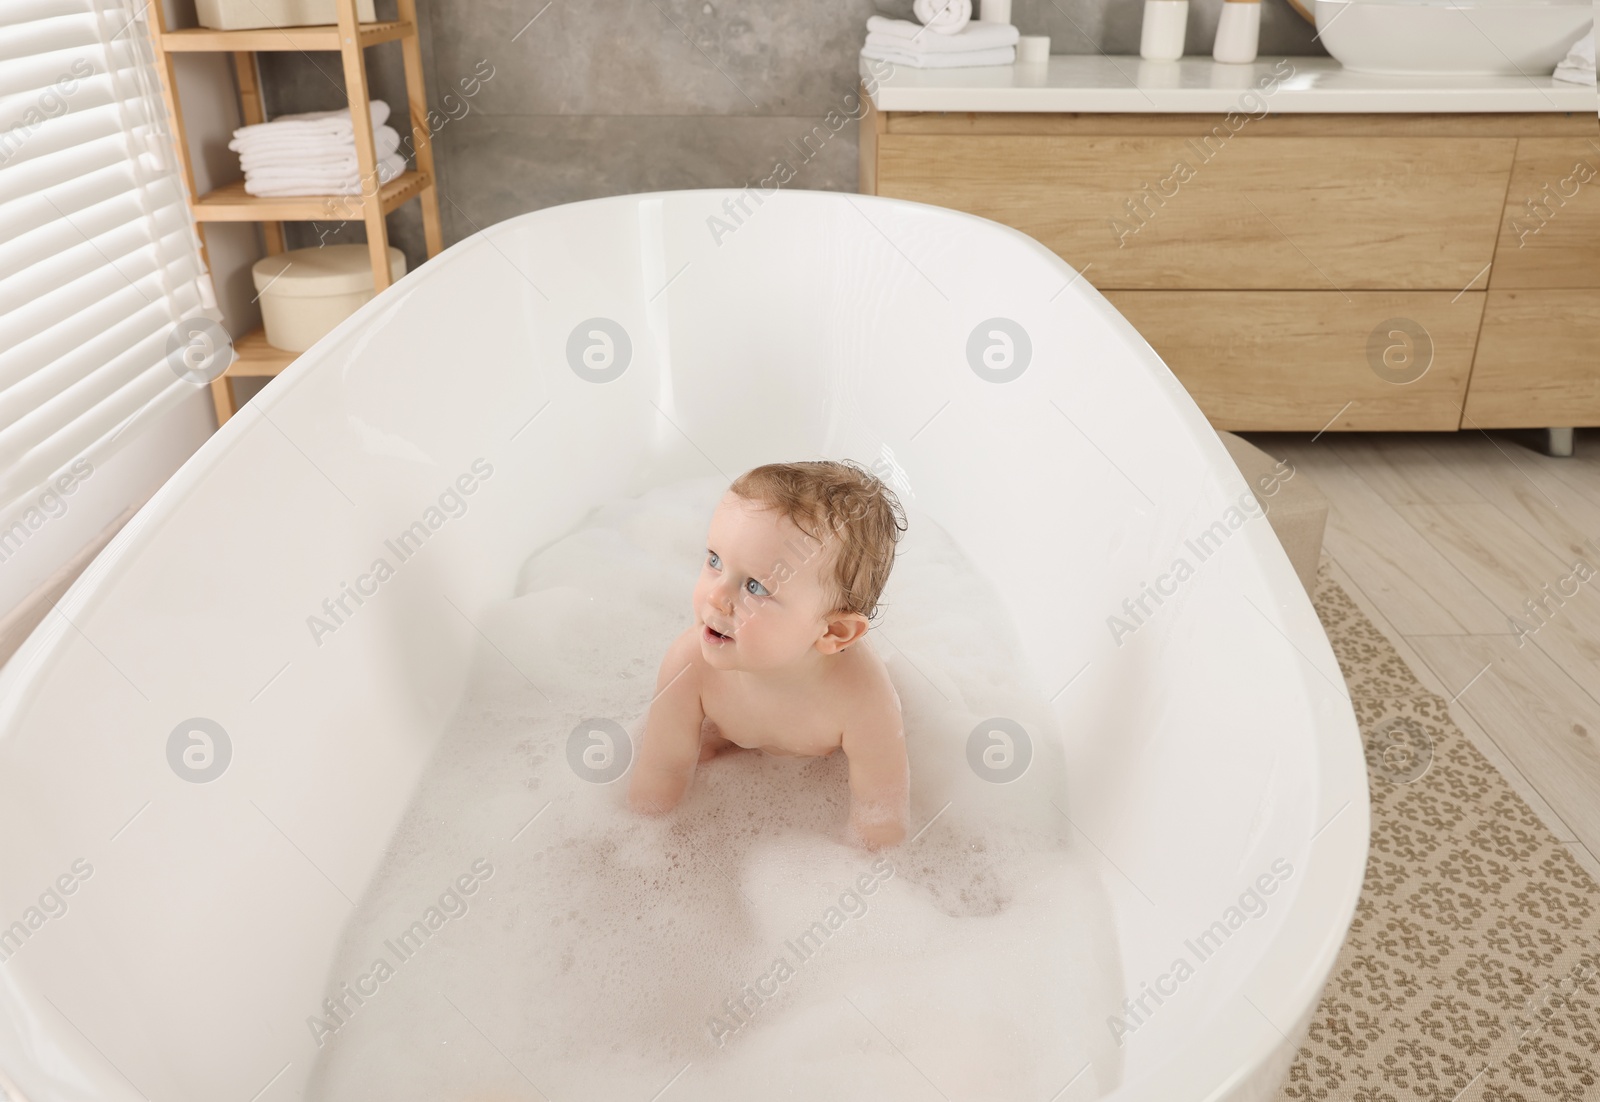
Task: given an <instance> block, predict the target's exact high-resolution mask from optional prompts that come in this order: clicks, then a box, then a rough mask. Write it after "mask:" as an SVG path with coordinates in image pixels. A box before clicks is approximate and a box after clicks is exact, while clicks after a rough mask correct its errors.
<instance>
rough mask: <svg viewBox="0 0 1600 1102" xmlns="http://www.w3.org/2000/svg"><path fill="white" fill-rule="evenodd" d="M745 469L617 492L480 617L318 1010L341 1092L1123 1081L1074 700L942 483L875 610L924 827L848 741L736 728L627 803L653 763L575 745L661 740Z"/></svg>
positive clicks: (455, 1095) (764, 1094)
mask: <svg viewBox="0 0 1600 1102" xmlns="http://www.w3.org/2000/svg"><path fill="white" fill-rule="evenodd" d="M724 489H725V484H724V483H723V482H722V480H720V479H706V480H694V481H691V482H684V483H679V484H674V485H669V486H665V487H662V488H660V489H658V490H655V491H652V492H651V493H648V494H646V495H644V496H642V497H640V498H637V499H633V500H628V501H621V502H616V503H613V504H611V505H608V506H606V507H603V508H601V509H598V510H596V511H595V512H594V513H593V514H591V515H590V516H589V517H588V518H586V519H585V521H584V522H583V524H582V525H580V527H579V529H578V530H576V531H574V532H572V533H571V534H569V535H568V536H566V537H565V538H563V539H561V540H558V541H557V542H555V543H553V544H551V545H550V546H547V547H545V548H542V549H540V550H539V551H537V552H536V553H535V554H534V555H533V556H532V557H530V559H529V560H528V562H527V564H526V565H525V567H524V568H523V571H522V575H521V578H520V580H519V584H518V587H517V595H516V596H515V597H513V598H512V599H510V600H508V601H506V602H504V603H503V605H502V606H501V607H499V608H497V609H494V610H492V611H491V612H488V613H486V614H485V615H484V617H483V618H482V619H480V621H479V623H480V625H481V627H482V628H483V630H484V632H485V633H486V634H487V635H488V637H489V638H490V639H492V640H494V647H492V648H491V647H488V646H484V647H483V648H482V649H481V653H479V654H478V656H477V658H476V662H475V666H474V674H473V678H472V683H471V685H470V687H469V689H468V691H467V693H466V696H465V698H464V702H463V704H462V705H461V707H460V708H459V709H458V711H457V714H456V715H455V716H454V718H453V719H452V721H451V723H450V725H449V727H448V728H447V730H446V731H445V732H444V733H443V734H442V735H441V738H440V742H439V746H438V748H437V750H436V753H435V757H434V760H433V762H432V764H431V765H430V767H429V770H428V771H427V773H426V775H425V776H424V778H423V780H422V782H421V784H420V785H419V787H418V791H417V792H416V794H415V796H414V799H413V802H412V805H411V807H410V808H409V810H408V812H407V814H406V816H405V818H404V820H403V822H402V824H401V826H400V828H399V829H398V830H397V832H396V835H395V838H394V839H393V842H392V844H391V847H390V850H389V852H388V853H387V854H386V856H385V859H384V861H383V863H382V866H381V867H380V869H379V871H378V872H377V874H376V875H375V876H374V878H373V882H372V883H371V884H370V885H369V887H368V890H367V892H366V894H365V896H364V897H363V898H362V901H361V904H360V906H359V907H358V909H357V911H356V912H355V914H354V915H353V917H352V918H351V920H350V922H349V925H348V927H347V929H346V931H345V934H344V937H343V940H342V942H341V945H340V948H339V951H338V953H337V956H336V958H335V962H334V964H333V967H332V970H331V972H330V975H329V979H328V983H327V993H328V994H329V995H330V996H332V997H333V998H334V999H335V1003H334V1004H333V1009H332V1012H331V1013H330V1011H329V1010H327V1009H324V1008H319V1007H307V1008H306V1011H307V1014H308V1016H312V1017H314V1018H315V1021H316V1022H318V1023H320V1025H319V1024H313V1023H311V1022H308V1027H307V1029H308V1033H307V1048H308V1051H309V1052H313V1053H315V1055H316V1060H317V1063H316V1067H315V1070H314V1072H313V1075H312V1080H311V1086H310V1090H309V1093H308V1095H307V1097H308V1098H312V1099H317V1100H327V1102H357V1100H362V1102H365V1100H369V1099H383V1100H385V1102H406V1100H411V1099H415V1100H418V1102H422V1100H424V1099H426V1100H428V1102H436V1100H438V1099H444V1098H448V1099H482V1100H487V1099H508V1100H509V1099H514V1098H515V1099H521V1098H537V1097H539V1096H541V1095H542V1096H544V1097H547V1098H554V1099H562V1100H568V1099H572V1100H584V1102H592V1100H602V1099H619V1100H628V1102H646V1100H649V1099H652V1098H656V1097H659V1099H660V1102H673V1100H677V1099H695V1100H702V1102H706V1100H716V1099H723V1098H726V1099H749V1098H773V1097H785V1098H796V1099H820V1098H841V1099H843V1098H863V1099H867V1098H870V1099H874V1100H889V1099H902V1098H903V1099H908V1100H909V1099H927V1098H936V1097H937V1094H935V1093H934V1091H935V1090H937V1091H939V1092H942V1093H943V1094H944V1095H946V1096H948V1097H950V1098H959V1099H963V1100H988V1099H993V1100H1000V1099H1016V1098H1038V1099H1041V1100H1043V1099H1052V1098H1059V1100H1060V1102H1072V1100H1081V1099H1089V1098H1095V1097H1098V1096H1099V1095H1101V1094H1103V1093H1105V1092H1107V1091H1109V1090H1110V1089H1112V1088H1113V1087H1114V1086H1115V1085H1116V1084H1117V1083H1118V1082H1119V1081H1120V1078H1121V1072H1122V1069H1121V1064H1120V1062H1119V1055H1118V1050H1117V1048H1116V1046H1115V1044H1114V1043H1113V1042H1112V1040H1111V1037H1110V1034H1109V1032H1108V1031H1107V1029H1106V1026H1105V1015H1106V1014H1107V1012H1108V1009H1109V1008H1110V1007H1112V1006H1114V1005H1115V1004H1116V1002H1117V1000H1118V999H1120V996H1121V987H1122V984H1121V977H1120V974H1119V973H1118V970H1117V963H1116V962H1117V958H1118V949H1117V944H1116V938H1115V933H1114V930H1113V927H1112V924H1111V919H1110V907H1109V904H1108V902H1107V900H1106V897H1105V893H1104V891H1103V889H1102V886H1101V883H1100V880H1099V877H1098V874H1097V869H1098V867H1099V866H1098V865H1097V864H1096V863H1095V858H1094V856H1093V853H1092V851H1091V850H1089V849H1088V847H1086V846H1085V844H1084V843H1083V841H1082V839H1081V836H1077V837H1075V832H1074V831H1073V829H1072V827H1071V826H1070V824H1069V823H1068V822H1067V820H1066V819H1065V816H1064V814H1063V813H1062V812H1061V811H1060V810H1058V809H1057V808H1056V807H1054V806H1052V801H1054V802H1055V803H1063V800H1064V797H1063V796H1062V793H1063V792H1064V791H1065V787H1064V783H1063V769H1064V766H1063V763H1062V759H1061V754H1060V751H1059V739H1058V738H1057V737H1056V730H1055V727H1054V723H1053V720H1052V718H1051V716H1050V714H1049V712H1048V710H1047V707H1046V705H1045V702H1044V700H1043V699H1042V696H1041V694H1040V693H1039V692H1038V691H1037V690H1036V689H1035V688H1033V687H1032V686H1030V685H1029V684H1028V683H1027V682H1026V680H1025V678H1024V676H1023V674H1022V673H1021V671H1022V670H1023V669H1024V664H1023V663H1022V662H1021V661H1020V659H1019V657H1018V649H1017V642H1016V639H1015V636H1014V633H1013V631H1012V629H1011V628H1010V625H1009V623H1008V622H1007V621H1006V620H1005V616H1004V613H1003V611H1002V610H1001V608H1000V606H999V605H998V603H997V601H995V599H994V598H993V595H992V591H991V590H990V588H989V586H988V583H987V582H986V581H985V580H984V579H983V577H982V576H981V575H980V574H979V573H978V572H977V571H975V570H974V569H973V567H972V566H971V564H970V563H968V562H967V561H966V560H965V558H964V556H963V555H962V554H961V552H960V550H959V549H958V548H957V546H956V545H955V544H954V543H953V541H952V540H951V539H950V537H949V536H948V535H947V534H946V533H944V532H943V530H941V529H940V528H939V527H938V526H937V525H936V524H935V523H934V522H933V521H932V520H931V519H930V518H928V517H927V516H925V515H923V514H922V513H921V512H920V511H919V510H917V509H916V508H915V506H914V503H909V502H908V503H907V512H908V519H909V525H910V528H909V531H908V533H907V534H906V536H905V537H904V539H903V540H902V543H901V549H900V554H899V557H898V559H897V561H896V565H895V568H894V573H893V575H892V577H891V580H890V584H889V588H888V591H887V593H886V594H885V601H884V613H883V617H882V620H881V623H879V624H878V625H876V626H874V628H873V630H872V632H871V634H870V635H869V639H871V640H873V644H872V645H874V646H875V647H876V648H877V651H878V653H879V654H881V655H882V656H883V657H884V659H885V661H886V663H887V665H888V668H889V671H890V675H891V677H892V679H893V681H894V684H895V687H896V689H897V691H898V692H899V694H900V698H901V703H902V706H903V709H904V719H905V725H906V732H907V744H908V748H909V753H910V758H911V779H912V813H911V818H912V824H911V829H912V831H913V832H917V831H921V833H920V834H919V835H918V836H917V837H916V838H915V839H914V840H911V841H908V842H906V843H904V844H902V845H901V846H899V847H897V848H895V849H893V850H890V851H888V852H887V853H885V854H883V855H881V856H880V855H874V854H870V853H867V852H865V851H863V850H860V849H858V848H857V847H855V846H853V845H852V844H850V842H849V841H848V837H847V828H846V817H847V814H848V810H849V792H848V788H847V776H848V764H847V762H846V761H845V760H844V756H843V755H842V754H840V753H836V754H834V755H831V756H830V757H828V758H809V759H808V758H782V757H769V756H767V755H764V754H760V753H757V752H752V751H743V752H736V753H731V754H726V755H724V756H722V757H719V758H716V759H714V760H713V761H711V762H709V763H706V764H704V765H702V766H701V767H700V768H699V769H698V771H697V773H696V775H695V778H694V781H693V784H692V786H691V788H690V791H689V794H688V795H687V797H686V798H685V799H684V802H683V803H682V804H681V805H680V806H679V807H678V808H677V809H676V810H675V811H674V812H672V813H671V814H670V815H668V816H665V817H663V818H661V819H647V818H641V817H638V816H635V815H633V814H632V813H631V812H629V811H628V810H627V807H626V803H625V796H626V785H627V777H626V776H625V775H624V776H621V777H619V778H618V779H616V780H614V781H612V782H610V783H594V782H592V781H590V780H585V779H582V778H580V776H579V775H578V772H577V770H575V768H574V767H573V766H571V765H570V764H569V750H568V742H569V735H570V733H571V732H572V731H573V730H574V728H575V727H577V726H578V725H579V721H580V720H594V719H609V720H612V721H614V722H616V723H617V724H619V725H621V727H622V728H624V729H625V730H626V732H627V733H628V734H629V735H630V736H631V738H632V739H633V742H634V745H637V738H638V731H639V728H640V726H641V724H642V721H643V718H644V715H645V710H646V708H647V706H648V703H649V700H650V697H651V695H652V694H653V692H654V686H655V677H656V670H657V667H658V665H659V663H660V659H661V656H662V654H663V653H664V651H665V649H666V647H667V645H668V644H669V643H670V642H671V640H672V639H673V638H674V637H675V636H676V635H677V634H678V633H679V632H681V631H682V630H683V629H684V628H685V627H687V626H688V625H689V623H690V622H691V619H692V612H691V610H690V606H689V599H690V592H691V590H692V588H693V585H694V580H695V578H696V576H697V575H698V572H699V570H700V566H701V560H702V556H703V554H704V540H705V530H706V526H707V524H708V522H709V520H710V516H711V512H712V510H713V508H714V507H715V505H716V502H717V500H718V499H719V498H720V496H721V494H722V493H723V491H724ZM902 647H903V648H905V649H904V650H902V649H900V648H902ZM997 716H998V717H1005V718H1007V719H1010V720H1012V721H1015V722H1016V723H1018V724H1020V725H1021V728H1022V729H1023V730H1024V731H1025V732H1026V733H1027V736H1029V741H1030V742H1031V747H1032V753H1033V759H1032V761H1031V764H1029V766H1028V768H1027V770H1026V772H1024V773H1023V774H1022V775H1021V776H1020V777H1019V778H1018V779H1016V780H1014V781H1011V782H1010V783H1004V784H999V783H993V782H991V781H988V780H984V779H981V778H980V777H979V776H978V775H977V773H976V772H975V770H974V767H973V766H971V765H970V764H969V759H968V736H969V733H970V732H971V731H972V730H973V729H974V727H975V726H977V725H978V723H979V722H980V721H983V720H986V719H990V718H991V717H997ZM589 726H590V727H592V726H593V724H590V725H589ZM582 745H587V746H589V747H591V752H592V755H593V757H592V759H591V760H592V761H593V762H594V763H596V764H598V765H602V766H603V765H604V762H605V753H604V747H603V745H602V743H601V742H600V741H598V740H592V739H585V740H584V742H583V743H582ZM986 745H987V744H986ZM996 745H998V743H996ZM580 749H581V746H580ZM1016 749H1017V748H1016V747H1014V748H1013V752H1016ZM995 752H996V753H998V754H1000V755H1001V757H1000V759H996V760H1003V759H1004V753H1003V751H1000V750H997V751H995ZM1063 806H1064V804H1063ZM479 861H481V862H484V863H486V865H485V864H478V865H477V866H474V862H479ZM475 867H476V868H477V869H479V870H481V869H482V868H484V867H488V868H489V869H491V870H492V871H491V872H490V873H489V875H487V876H483V875H481V873H479V872H474V868H475ZM463 875H465V879H464V880H460V881H458V878H461V877H463ZM458 883H460V884H462V885H470V886H471V888H472V893H471V894H470V895H469V894H465V890H464V887H463V888H462V889H461V890H460V891H458V892H457V893H456V894H450V893H451V891H452V886H453V885H456V884H458ZM441 897H443V898H441ZM429 907H436V908H438V910H437V911H435V912H434V913H433V915H431V916H430V914H429V911H428V908H429ZM430 917H431V918H432V919H433V921H432V922H431V925H432V926H433V927H435V928H433V929H430V928H429V925H430V923H429V921H428V920H429V918H430ZM418 923H420V926H418V925H414V924H418ZM408 930H409V931H410V933H409V937H408V940H404V941H402V940H401V935H402V934H405V933H406V932H407V931H408ZM379 961H382V962H384V964H385V967H384V968H381V969H380V968H379V967H378V966H377V962H379ZM380 973H382V974H381V975H380ZM341 985H345V986H341ZM350 991H358V992H362V993H365V994H364V995H363V997H362V1001H361V1002H360V1004H359V1005H357V1004H356V1002H355V1001H354V999H353V998H351V997H349V995H348V994H347V992H350ZM341 999H342V1002H341V1001H340V1000H341ZM335 1015H337V1017H336V1016H335ZM314 1034H315V1035H317V1036H318V1037H319V1038H320V1042H321V1043H320V1045H319V1044H318V1043H317V1042H316V1041H313V1040H312V1039H311V1038H312V1036H313V1035H314ZM1080 1072H1081V1073H1082V1074H1081V1075H1080ZM1075 1076H1076V1077H1077V1078H1076V1081H1075V1082H1074V1081H1073V1080H1074V1077H1075ZM1069 1082H1072V1086H1071V1088H1070V1089H1069V1090H1066V1091H1065V1092H1064V1093H1063V1091H1062V1088H1063V1087H1066V1086H1067V1084H1068V1083H1069ZM930 1083H931V1084H933V1085H934V1086H933V1087H930ZM669 1084H670V1085H669ZM664 1088H665V1089H664ZM535 1092H537V1093H535Z"/></svg>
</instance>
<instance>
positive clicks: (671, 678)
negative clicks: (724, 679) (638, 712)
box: [628, 631, 705, 815]
mask: <svg viewBox="0 0 1600 1102" xmlns="http://www.w3.org/2000/svg"><path fill="white" fill-rule="evenodd" d="M698 646H699V640H698V638H697V637H696V635H695V633H694V632H693V631H686V632H684V633H683V634H682V635H680V636H678V638H677V639H675V640H674V641H673V643H672V646H670V647H668V648H667V654H666V657H665V658H663V659H662V660H661V669H660V671H659V672H658V673H657V674H656V698H655V700H654V701H653V702H652V703H651V705H650V713H649V715H648V716H646V718H645V727H644V735H643V737H642V738H641V739H640V747H639V760H638V761H636V762H634V764H633V776H632V778H631V779H630V780H629V781H628V806H630V807H632V808H633V810H635V811H640V812H644V813H645V814H651V815H659V814H661V813H663V812H667V811H671V810H672V809H673V808H674V807H677V806H678V801H679V800H681V799H682V798H683V793H684V791H685V790H686V789H687V788H688V787H689V780H690V778H691V777H693V776H694V767H695V763H696V762H698V761H699V759H700V724H701V723H702V721H703V720H704V719H705V711H704V709H702V708H701V706H700V676H699V665H698V659H699V657H700V656H699V651H698Z"/></svg>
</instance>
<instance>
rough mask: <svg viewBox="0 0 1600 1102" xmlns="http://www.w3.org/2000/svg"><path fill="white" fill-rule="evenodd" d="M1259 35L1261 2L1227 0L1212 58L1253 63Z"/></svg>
mask: <svg viewBox="0 0 1600 1102" xmlns="http://www.w3.org/2000/svg"><path fill="white" fill-rule="evenodd" d="M1260 35H1261V0H1224V2H1223V5H1222V17H1221V18H1220V19H1218V20H1217V42H1216V45H1215V46H1214V47H1212V50H1211V56H1212V57H1214V58H1216V59H1217V60H1218V61H1231V62H1235V63H1241V62H1249V61H1254V60H1255V59H1256V44H1257V41H1258V40H1259V38H1260Z"/></svg>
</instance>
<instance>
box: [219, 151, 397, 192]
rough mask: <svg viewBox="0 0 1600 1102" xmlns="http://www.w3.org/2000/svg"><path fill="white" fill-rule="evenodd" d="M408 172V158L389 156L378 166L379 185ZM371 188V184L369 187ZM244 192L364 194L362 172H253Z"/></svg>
mask: <svg viewBox="0 0 1600 1102" xmlns="http://www.w3.org/2000/svg"><path fill="white" fill-rule="evenodd" d="M405 170H406V162H405V158H403V157H400V156H388V157H385V158H383V159H382V160H381V161H379V162H378V182H379V183H380V184H387V183H388V182H389V181H390V180H393V179H394V178H395V177H396V176H399V175H400V174H401V173H402V172H404V171H405ZM369 186H370V184H369ZM244 190H245V191H246V192H247V193H249V194H251V195H269V196H285V195H355V194H359V193H360V192H361V191H362V184H361V176H360V173H359V172H355V171H351V172H348V173H337V172H335V173H326V174H324V173H318V172H265V173H257V172H250V173H246V174H245V178H244Z"/></svg>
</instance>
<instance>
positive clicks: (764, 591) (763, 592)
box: [744, 578, 770, 597]
mask: <svg viewBox="0 0 1600 1102" xmlns="http://www.w3.org/2000/svg"><path fill="white" fill-rule="evenodd" d="M751 586H755V587H756V588H755V589H751V588H750V587H751ZM744 587H745V589H746V591H748V592H749V593H751V594H752V595H753V596H756V597H767V596H770V594H769V593H767V587H766V586H764V585H762V584H761V583H760V582H758V581H756V580H755V579H754V578H751V579H750V580H749V581H747V582H745V586H744ZM756 590H760V592H759V593H758V592H756Z"/></svg>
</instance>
